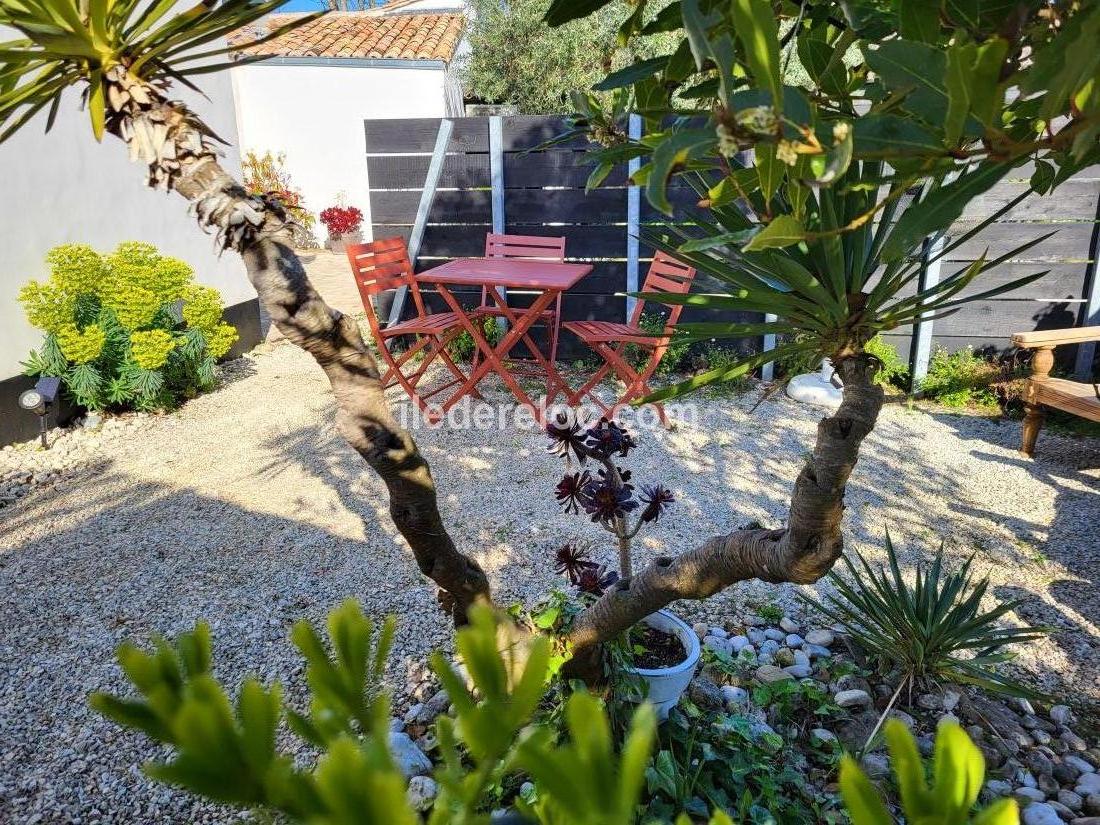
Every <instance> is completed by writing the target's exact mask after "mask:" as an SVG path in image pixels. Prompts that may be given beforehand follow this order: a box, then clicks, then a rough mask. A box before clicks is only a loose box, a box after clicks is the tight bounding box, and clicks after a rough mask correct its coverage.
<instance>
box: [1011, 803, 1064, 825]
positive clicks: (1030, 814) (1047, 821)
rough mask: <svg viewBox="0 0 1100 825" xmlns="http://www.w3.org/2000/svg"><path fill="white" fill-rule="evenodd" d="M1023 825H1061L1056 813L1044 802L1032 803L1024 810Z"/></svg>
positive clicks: (1060, 819)
mask: <svg viewBox="0 0 1100 825" xmlns="http://www.w3.org/2000/svg"><path fill="white" fill-rule="evenodd" d="M1021 816H1022V817H1023V821H1024V825H1062V818H1061V817H1060V816H1058V812H1057V811H1056V810H1055V809H1054V808H1053V807H1051V806H1050V805H1048V804H1046V803H1045V802H1033V803H1031V804H1030V805H1028V806H1027V807H1025V808H1024V810H1023V812H1022V814H1021Z"/></svg>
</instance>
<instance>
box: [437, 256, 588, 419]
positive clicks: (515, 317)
mask: <svg viewBox="0 0 1100 825" xmlns="http://www.w3.org/2000/svg"><path fill="white" fill-rule="evenodd" d="M591 271H592V266H591V264H564V263H555V262H552V261H523V260H515V259H504V258H459V259H458V260H454V261H450V262H448V263H445V264H442V265H441V266H437V267H433V268H432V269H429V270H426V271H425V272H421V273H420V274H419V275H417V276H416V278H417V280H418V281H420V282H421V283H424V284H431V285H432V286H434V287H435V288H436V289H437V290H439V294H440V295H442V296H443V300H445V301H446V302H447V305H448V306H449V307H450V308H451V310H452V311H453V312H454V313H455V315H457V316H458V319H459V321H460V323H461V324H462V326H463V327H464V328H465V329H466V331H467V332H469V333H470V337H472V338H473V340H474V345H475V346H476V347H477V348H478V349H479V350H480V351H481V353H482V355H483V356H484V360H483V361H482V362H481V363H480V364H478V366H477V368H476V369H475V370H474V371H473V372H471V373H470V375H469V377H468V378H467V379H466V383H464V384H463V385H462V386H460V387H459V388H458V389H457V390H455V392H454V393H453V394H452V395H451V396H450V398H448V399H447V400H446V401H444V402H443V404H442V408H441V411H442V412H446V411H447V410H449V409H450V408H451V407H453V406H454V405H455V404H457V403H458V402H459V401H460V400H462V397H463V396H465V395H468V394H469V393H471V392H473V391H474V389H475V388H476V387H477V385H478V383H480V382H481V380H482V379H483V378H485V376H486V375H488V374H489V372H490V371H492V372H495V373H496V374H497V375H499V376H500V378H501V380H502V381H503V382H504V383H505V384H506V385H507V387H508V389H510V390H511V391H512V394H513V395H514V396H515V397H516V400H517V401H519V402H520V403H521V404H525V405H527V406H529V407H530V408H531V409H533V410H536V411H537V408H536V407H535V404H534V402H533V401H532V400H531V398H530V397H529V396H528V395H527V393H525V392H524V391H523V387H521V386H520V384H519V382H518V381H516V379H515V376H513V375H512V374H511V373H510V372H509V371H508V368H507V366H506V365H505V364H504V359H505V358H507V357H508V353H509V352H511V350H512V347H514V346H515V345H516V344H518V343H519V342H520V341H523V342H524V343H526V344H527V348H528V349H529V350H530V351H531V353H532V355H534V357H535V360H536V361H538V363H539V365H540V366H541V367H542V368H543V369H544V370H545V371H546V403H547V404H550V403H551V402H552V401H553V400H554V397H555V396H556V395H557V394H558V392H559V391H561V392H564V393H566V395H568V393H569V387H568V386H567V385H566V383H565V381H564V380H563V379H562V377H561V375H560V374H559V373H558V371H557V370H556V369H555V368H554V365H553V364H551V363H550V362H549V361H548V360H547V359H546V357H545V356H544V355H543V354H542V352H541V350H539V348H538V347H537V346H535V344H534V343H533V342H532V341H531V338H530V336H529V335H528V334H527V333H528V331H529V330H530V329H531V327H532V326H533V325H534V324H535V322H536V321H538V320H539V316H540V315H541V313H542V311H543V310H545V309H546V308H547V307H549V306H550V304H552V303H553V302H554V301H555V300H556V299H557V297H558V295H560V294H561V293H563V292H565V291H566V290H568V289H571V288H572V287H574V286H575V285H576V284H577V282H578V281H580V279H581V278H583V277H584V276H585V275H587V274H588V273H589V272H591ZM452 286H468V287H479V288H480V287H483V286H484V287H488V289H487V290H486V292H487V293H488V295H489V296H490V297H492V299H493V301H494V302H495V303H496V305H497V306H498V307H499V308H500V312H501V315H503V316H504V317H505V318H506V319H507V320H508V324H509V328H508V332H507V334H506V335H505V336H504V337H503V338H502V339H501V340H500V342H499V343H498V344H497V345H496V346H495V347H493V346H491V345H490V344H489V342H488V341H487V340H486V339H485V336H484V334H483V333H482V331H481V329H479V328H478V324H476V323H475V318H474V317H471V314H469V313H467V312H466V311H464V310H463V309H462V306H461V305H460V304H459V302H458V299H457V298H455V296H454V294H453V293H452V292H451V290H450V289H449V287H452ZM498 287H504V288H505V289H517V290H518V289H522V290H525V291H528V292H534V293H536V297H535V301H534V303H532V304H531V305H530V306H529V307H524V308H523V311H522V312H518V313H517V312H516V308H515V307H509V306H508V301H507V299H506V298H505V297H504V296H502V295H501V294H500V293H499V292H498V291H497V288H498Z"/></svg>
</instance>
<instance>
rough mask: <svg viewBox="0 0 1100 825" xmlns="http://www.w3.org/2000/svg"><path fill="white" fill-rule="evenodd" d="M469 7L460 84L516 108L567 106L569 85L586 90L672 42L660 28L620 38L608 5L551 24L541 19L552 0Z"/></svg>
mask: <svg viewBox="0 0 1100 825" xmlns="http://www.w3.org/2000/svg"><path fill="white" fill-rule="evenodd" d="M471 5H472V10H473V15H472V19H471V21H470V23H469V25H468V28H467V33H466V36H467V38H468V40H469V43H470V52H469V53H468V54H467V55H466V56H465V57H464V58H463V59H462V64H461V71H462V78H463V86H464V88H465V89H466V90H467V92H468V93H470V94H473V95H474V96H476V97H478V98H481V99H482V100H485V101H487V102H490V103H501V104H506V105H510V106H514V107H515V108H516V109H517V110H518V111H519V112H520V113H522V114H555V113H565V112H570V111H572V104H571V103H570V94H571V93H572V92H573V91H574V90H575V89H587V88H589V87H591V86H593V85H595V84H596V82H597V81H599V80H601V79H602V78H603V77H604V75H606V74H607V73H608V72H610V71H612V70H614V69H618V68H621V67H622V66H625V65H629V64H632V63H633V62H634V61H635V60H636V59H639V58H645V57H652V56H654V55H656V54H660V53H661V50H662V48H665V47H666V45H667V43H668V42H671V41H670V38H668V36H667V35H663V34H658V35H654V36H652V37H639V38H636V39H634V40H632V41H631V42H630V43H629V44H627V45H625V46H623V45H621V44H619V43H618V42H616V37H615V32H616V29H617V28H618V18H619V16H620V15H619V14H618V13H617V12H616V11H615V10H613V9H603V10H600V11H597V12H596V13H594V14H592V15H591V16H590V17H588V18H586V19H584V20H581V21H576V22H573V23H568V24H566V25H563V26H560V27H558V28H556V29H552V28H550V26H548V25H547V24H546V22H545V21H544V20H543V17H544V16H545V14H546V12H547V10H548V9H549V7H550V0H513V2H508V3H502V2H499V0H473V3H472V4H471Z"/></svg>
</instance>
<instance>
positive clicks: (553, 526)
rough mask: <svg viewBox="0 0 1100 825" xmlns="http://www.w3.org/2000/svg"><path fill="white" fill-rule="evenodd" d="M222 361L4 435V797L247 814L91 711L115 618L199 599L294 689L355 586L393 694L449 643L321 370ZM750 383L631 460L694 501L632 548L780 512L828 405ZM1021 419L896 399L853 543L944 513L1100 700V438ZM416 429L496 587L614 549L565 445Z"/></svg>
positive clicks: (215, 620) (166, 617)
mask: <svg viewBox="0 0 1100 825" xmlns="http://www.w3.org/2000/svg"><path fill="white" fill-rule="evenodd" d="M230 379H231V380H229V381H228V382H227V384H226V385H225V386H224V387H222V388H221V389H220V390H219V391H217V392H215V393H213V394H210V395H206V396H203V397H200V398H198V399H195V400H194V401H191V402H189V403H188V404H187V405H186V406H185V407H183V408H182V409H181V410H179V411H177V412H175V413H173V414H170V415H164V416H136V417H128V418H126V419H123V420H122V421H121V422H118V423H108V425H107V426H105V427H104V429H103V430H102V431H101V432H99V433H89V432H83V433H81V434H79V435H78V436H63V437H62V439H61V442H60V443H62V444H64V443H65V442H66V441H69V442H71V443H70V445H69V447H67V448H65V449H64V450H57V451H56V452H55V451H53V450H51V451H50V452H49V453H39V454H33V455H32V454H31V453H29V452H27V451H25V450H7V451H0V482H3V481H5V479H7V481H11V480H12V479H14V477H15V476H14V474H15V473H16V472H18V473H20V474H25V473H26V471H27V467H28V466H29V465H30V464H34V465H35V466H34V468H32V469H31V475H32V476H33V475H34V473H35V472H38V473H39V474H40V475H42V477H43V478H42V482H43V483H42V484H41V485H39V486H36V488H35V489H34V490H33V491H32V492H30V493H29V494H27V495H24V496H20V497H16V496H9V497H8V498H10V499H16V500H14V501H10V502H8V503H7V504H6V506H4V504H5V502H3V501H0V616H2V621H0V821H5V822H6V821H12V822H16V821H18V822H36V821H40V822H70V821H71V822H96V821H102V822H152V821H188V822H199V821H215V822H220V821H230V820H232V819H233V817H232V815H231V814H229V813H227V812H225V811H224V810H222V809H219V808H217V807H214V806H209V805H204V804H201V803H197V802H194V801H192V800H191V799H189V798H188V797H186V796H184V795H182V794H179V793H176V792H173V791H171V790H169V789H166V788H164V787H162V786H158V785H155V784H153V783H151V782H148V781H146V780H145V779H144V778H143V777H142V776H141V774H140V772H139V770H138V766H139V765H140V764H141V762H143V761H144V760H145V759H148V758H149V757H150V756H153V755H155V753H156V751H155V749H154V748H151V747H150V746H149V745H148V743H146V742H145V741H144V740H143V738H142V737H140V736H138V735H136V734H132V733H129V732H124V731H121V730H119V729H118V728H116V727H115V726H114V725H112V724H108V723H106V722H104V721H102V720H100V719H99V718H97V717H96V716H94V715H93V714H92V713H90V712H89V710H88V709H87V706H86V701H85V697H86V695H87V693H88V692H89V691H91V690H95V689H103V688H107V689H114V690H119V689H121V688H122V686H123V685H122V682H121V679H120V673H119V671H118V669H117V667H116V665H115V664H114V655H113V649H114V647H115V646H116V645H117V644H118V643H119V642H120V641H122V640H123V639H124V638H128V637H136V638H138V639H145V638H148V637H149V636H150V635H151V634H153V633H155V632H159V633H165V634H174V633H178V632H180V631H181V630H184V629H185V628H187V627H189V626H190V625H191V624H192V623H193V622H194V621H195V620H196V619H197V618H199V617H205V618H207V619H208V620H209V621H210V622H211V624H212V625H213V628H214V633H215V637H216V659H217V662H218V673H219V674H220V675H221V676H222V677H223V678H225V679H227V680H228V681H230V682H236V681H238V680H239V679H240V678H241V677H242V676H243V675H244V674H245V673H246V672H248V671H253V672H257V673H259V674H260V676H261V677H263V678H265V679H276V678H277V679H280V680H282V681H283V682H284V684H285V685H287V686H288V688H289V691H290V695H291V696H292V697H300V696H301V695H302V686H301V668H300V666H299V660H298V658H297V656H296V654H295V653H294V652H293V649H292V648H291V646H290V645H289V643H288V642H287V640H286V633H287V629H288V627H289V624H290V622H292V621H293V620H294V619H296V618H298V617H300V616H306V617H309V618H312V619H315V620H317V619H320V618H321V617H322V616H323V615H324V614H325V612H326V611H327V610H328V609H329V608H330V607H332V606H333V605H334V604H335V603H337V602H338V601H340V600H341V599H343V598H344V597H346V596H349V595H351V596H356V597H358V598H360V599H361V600H362V601H363V603H364V605H365V606H366V608H367V609H368V610H369V612H371V613H372V614H375V615H377V616H382V615H384V614H387V613H395V614H397V615H398V616H399V618H400V625H399V630H398V638H397V647H396V651H395V656H394V661H393V663H392V670H393V685H394V687H395V689H396V690H397V691H398V692H399V693H403V692H404V689H405V685H406V679H407V674H408V673H409V672H410V671H411V670H413V669H414V668H416V663H417V662H419V661H422V660H423V658H424V657H425V655H426V654H427V652H428V651H429V650H430V649H432V648H433V647H437V646H444V647H445V646H447V645H448V644H449V640H450V630H449V628H448V627H447V625H446V623H445V622H444V619H443V617H442V616H441V615H440V614H439V613H438V612H436V611H435V609H434V592H433V589H432V588H430V587H428V586H426V585H425V584H424V581H423V580H422V579H421V577H420V575H419V573H418V571H417V569H416V565H415V563H414V562H413V560H412V558H411V556H410V555H409V554H408V553H407V551H406V550H405V548H404V546H403V543H402V541H401V540H400V538H399V537H398V536H397V535H396V533H395V531H394V529H393V527H392V524H391V523H390V521H389V518H388V515H387V514H386V503H385V501H384V499H383V498H382V496H381V490H382V487H381V484H380V482H379V481H378V480H377V479H376V478H375V477H374V476H373V475H372V474H371V472H370V471H369V470H368V469H367V468H366V467H365V465H364V464H363V463H362V462H361V461H360V459H359V458H358V456H356V455H355V454H354V453H353V452H352V451H351V450H350V448H348V447H346V446H345V445H344V444H343V442H342V441H341V440H340V438H339V437H338V436H337V434H336V433H335V431H334V429H333V426H332V394H331V392H330V391H329V389H328V386H327V383H326V382H325V380H324V378H323V376H322V374H321V373H320V371H319V370H318V369H317V368H316V367H315V366H314V365H313V364H312V362H310V360H309V359H308V358H307V357H306V356H305V355H304V354H303V353H301V352H300V351H298V350H297V349H295V348H293V347H291V346H290V345H288V344H279V345H274V346H272V345H266V346H265V347H264V348H261V350H260V351H257V352H256V353H254V354H253V355H251V356H250V357H248V358H246V359H242V360H240V361H238V362H234V364H233V365H232V366H231V375H230ZM488 396H489V397H490V399H491V400H500V399H504V398H505V397H506V396H505V395H504V394H503V392H501V391H500V390H493V391H490V392H489V393H488ZM394 398H395V399H399V398H400V396H399V394H398V393H397V391H394ZM754 401H755V397H754V394H750V395H749V396H744V397H741V398H737V399H728V398H710V399H696V403H698V404H699V409H700V411H701V418H700V420H699V422H698V424H697V425H695V426H681V427H679V428H677V429H675V430H672V431H664V430H659V431H657V432H655V433H653V434H650V435H646V436H645V437H643V438H642V441H641V447H640V448H639V449H638V450H637V451H635V452H634V453H632V454H631V456H630V458H629V459H628V460H627V461H626V462H625V463H626V464H627V466H630V467H632V468H634V479H635V482H637V483H646V482H651V481H656V480H661V481H663V482H664V483H665V484H667V485H669V486H670V487H671V488H672V489H673V490H674V492H675V493H676V495H677V498H678V502H677V504H676V505H674V508H673V509H672V510H671V511H670V512H669V513H668V514H667V516H664V517H662V518H661V521H660V522H659V523H658V524H657V525H656V526H655V528H654V529H652V530H650V531H648V532H647V533H645V534H643V536H644V537H643V538H642V540H641V542H640V544H639V546H638V550H637V554H638V556H639V557H640V558H639V560H638V563H644V560H645V559H647V558H649V557H652V556H653V555H656V554H658V553H664V552H676V551H679V550H681V549H684V548H688V547H692V546H695V545H696V544H698V543H699V542H700V541H702V540H703V539H705V538H706V537H708V536H710V535H712V534H715V533H717V532H720V531H727V530H729V529H731V528H733V527H736V526H738V525H740V524H743V523H745V522H748V521H751V520H759V521H761V522H764V523H766V524H778V523H779V520H780V519H781V518H782V516H783V514H784V512H785V508H786V504H787V497H788V494H789V489H790V485H791V481H792V479H793V478H794V475H795V473H796V472H797V470H798V467H799V466H800V463H801V460H802V456H803V455H804V453H805V451H806V450H807V449H808V446H809V445H810V443H811V439H812V437H813V431H814V427H815V423H816V421H817V420H818V419H819V418H820V414H819V413H816V412H815V411H814V410H812V409H809V408H806V407H802V406H799V405H796V404H795V403H793V402H790V401H788V400H785V399H776V400H772V401H768V402H765V403H764V404H762V405H761V406H760V407H759V408H758V409H757V410H756V411H755V412H752V413H750V407H751V405H752V403H753V402H754ZM401 403H405V402H403V401H402V402H401ZM131 421H132V422H136V423H132V424H131V423H129V422H131ZM1018 438H1019V425H1018V424H1016V423H1012V422H997V421H991V420H986V419H981V418H971V417H962V416H955V415H948V414H931V415H930V414H927V413H924V412H913V411H909V410H907V409H906V408H904V407H902V406H890V407H888V408H887V409H886V410H885V411H884V413H883V416H882V418H881V420H880V423H879V425H878V427H877V429H876V431H875V432H874V433H873V434H872V435H871V437H870V438H869V439H868V442H867V443H866V445H865V448H864V451H863V458H862V461H861V464H860V466H859V467H858V468H857V470H856V473H855V475H854V477H853V481H852V483H851V485H850V489H849V511H848V528H849V535H850V536H851V539H852V540H851V546H853V547H855V548H858V549H860V550H863V551H866V552H871V553H878V552H879V550H878V548H879V547H880V546H881V539H882V536H883V531H884V529H885V528H886V527H887V526H889V527H890V529H891V532H892V533H893V534H894V537H895V539H896V540H899V541H902V542H903V543H906V545H907V548H910V549H914V550H921V551H923V552H925V553H928V552H931V551H932V550H934V548H935V546H936V545H937V544H938V542H939V540H940V538H941V537H945V538H947V539H948V542H949V546H950V547H951V548H952V551H953V552H952V558H954V559H961V558H962V557H963V556H964V554H969V553H971V552H976V553H977V560H976V566H977V567H978V568H979V570H980V571H982V572H987V571H988V572H989V573H990V574H991V575H992V576H993V580H994V587H993V588H992V591H993V593H994V594H995V595H996V596H997V597H1000V598H1005V597H1009V596H1016V595H1021V596H1025V597H1027V598H1028V599H1029V604H1028V610H1027V614H1028V615H1027V617H1026V618H1028V619H1031V620H1036V621H1043V622H1046V623H1050V624H1055V625H1058V626H1059V627H1060V628H1061V631H1060V632H1059V633H1058V634H1057V635H1055V636H1054V637H1053V638H1051V639H1050V640H1049V641H1047V642H1044V643H1042V644H1037V645H1035V646H1034V647H1032V648H1031V649H1029V650H1027V651H1024V653H1023V656H1022V658H1021V663H1022V665H1023V666H1024V668H1025V669H1026V670H1028V671H1029V672H1030V673H1031V674H1032V676H1033V678H1034V679H1036V680H1037V681H1038V682H1039V683H1041V684H1045V685H1047V686H1049V687H1050V688H1052V689H1054V690H1055V691H1057V694H1058V695H1059V696H1062V697H1064V698H1066V699H1067V700H1069V701H1070V702H1071V703H1073V704H1077V705H1078V706H1084V705H1087V704H1089V703H1090V702H1094V701H1095V700H1096V699H1097V698H1100V682H1098V674H1100V643H1098V639H1100V633H1098V631H1100V628H1098V626H1097V623H1098V621H1100V620H1098V618H1097V617H1098V616H1100V593H1098V588H1097V583H1096V576H1097V571H1100V538H1098V536H1100V442H1098V441H1096V440H1087V439H1081V438H1071V437H1067V436H1060V435H1058V434H1056V433H1051V432H1046V433H1044V434H1043V436H1042V437H1041V439H1040V444H1039V458H1038V459H1036V460H1035V461H1029V460H1026V459H1023V458H1021V457H1020V456H1019V455H1018V454H1017V453H1016V452H1015V448H1016V445H1017V443H1018ZM418 441H419V443H420V445H421V448H422V450H423V451H424V453H425V454H426V455H427V457H428V459H429V460H430V461H431V463H432V468H433V472H434V474H435V477H436V480H437V483H438V486H439V490H440V499H441V506H442V509H443V511H444V516H445V519H446V521H447V523H448V524H449V525H450V526H451V529H452V534H453V536H454V538H455V539H456V541H458V543H459V544H460V545H461V546H462V547H463V548H465V549H466V550H467V551H468V552H471V553H473V554H474V555H475V556H476V557H477V558H478V560H479V561H480V562H481V563H482V565H483V566H484V567H485V568H486V570H487V571H488V573H489V575H490V577H491V579H492V583H493V587H494V591H495V593H496V594H497V596H498V598H499V599H500V600H501V601H504V602H508V601H510V600H517V599H526V598H531V597H535V596H537V595H538V594H540V593H543V592H545V591H547V590H548V589H550V588H552V587H554V586H558V585H559V580H558V579H557V577H556V576H555V575H554V573H553V570H552V565H551V564H549V563H548V561H547V558H548V554H549V553H550V552H551V551H552V549H553V548H554V547H556V546H557V545H559V544H561V543H563V541H564V540H567V539H571V538H584V537H587V538H590V539H594V540H595V541H597V542H601V544H598V545H597V547H598V548H600V549H599V552H600V553H601V554H602V555H603V560H604V561H607V562H612V561H613V558H614V556H613V553H612V552H611V548H610V546H605V545H606V544H607V543H606V542H604V541H603V538H604V536H605V535H606V534H603V533H602V532H601V531H599V530H597V529H595V528H593V526H592V525H591V524H589V523H588V522H587V521H586V520H585V519H583V518H581V517H577V516H566V515H564V514H561V513H559V511H558V508H557V506H556V504H555V502H554V500H553V496H552V491H553V487H554V484H555V483H556V481H557V480H558V478H560V475H561V473H562V470H563V468H562V466H561V463H560V461H559V460H558V459H555V458H553V457H552V456H549V455H547V454H546V452H545V451H544V449H543V448H544V444H545V440H544V438H543V437H542V436H541V435H538V434H535V433H530V432H527V433H525V432H518V431H515V430H507V431H503V432H499V431H495V430H494V431H489V432H477V431H475V432H469V431H461V432H460V431H449V430H446V429H441V430H421V431H420V432H419V434H418ZM66 463H67V464H68V465H69V466H68V467H64V466H63V465H64V464H66ZM54 470H56V471H57V475H56V476H54V477H50V476H49V473H50V472H52V471H54ZM9 473H11V474H12V476H11V478H8V474H9ZM21 477H22V476H21ZM18 483H19V484H22V482H18ZM907 552H908V550H907ZM910 557H911V556H910ZM793 593H794V588H792V587H789V586H784V587H780V588H775V587H771V586H766V585H761V584H759V583H750V584H746V585H744V586H742V587H739V588H736V589H734V590H731V591H727V592H726V593H724V594H722V595H720V596H718V597H716V598H714V599H712V600H710V601H708V602H707V603H705V604H703V605H694V604H691V605H688V604H684V605H680V607H679V608H678V609H679V610H680V612H681V613H683V614H684V615H685V616H686V617H688V618H689V620H691V621H696V620H712V621H722V620H728V619H729V618H731V617H733V616H735V615H737V614H739V613H746V612H754V611H755V610H756V609H758V608H759V606H760V604H761V603H762V602H765V601H768V600H771V599H775V600H777V601H778V603H779V604H780V605H781V606H783V607H784V608H785V609H786V610H787V611H788V612H792V613H794V614H796V615H797V613H798V608H797V603H796V602H795V601H794V598H793ZM417 670H418V668H417Z"/></svg>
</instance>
